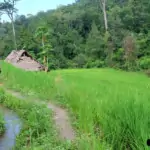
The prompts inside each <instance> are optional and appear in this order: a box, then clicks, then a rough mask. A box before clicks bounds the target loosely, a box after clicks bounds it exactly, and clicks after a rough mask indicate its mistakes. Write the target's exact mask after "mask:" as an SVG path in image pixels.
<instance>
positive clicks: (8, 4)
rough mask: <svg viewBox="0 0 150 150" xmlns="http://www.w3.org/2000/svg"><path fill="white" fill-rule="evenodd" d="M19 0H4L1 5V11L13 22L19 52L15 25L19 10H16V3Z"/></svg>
mask: <svg viewBox="0 0 150 150" xmlns="http://www.w3.org/2000/svg"><path fill="white" fill-rule="evenodd" d="M18 1H19V0H4V1H3V2H1V3H0V10H1V12H2V13H3V14H6V15H7V16H8V17H9V19H10V20H11V24H12V31H13V37H14V46H15V49H16V50H17V42H16V32H15V24H14V14H15V13H17V9H16V8H15V5H16V3H17V2H18Z"/></svg>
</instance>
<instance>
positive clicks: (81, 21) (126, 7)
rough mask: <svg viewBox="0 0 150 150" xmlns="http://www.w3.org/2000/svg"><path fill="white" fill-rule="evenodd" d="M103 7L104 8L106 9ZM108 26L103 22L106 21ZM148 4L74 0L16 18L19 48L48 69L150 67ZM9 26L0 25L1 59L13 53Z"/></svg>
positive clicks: (134, 0)
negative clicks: (46, 64)
mask: <svg viewBox="0 0 150 150" xmlns="http://www.w3.org/2000/svg"><path fill="white" fill-rule="evenodd" d="M104 6H105V7H104ZM106 21H107V22H106ZM149 22H150V1H149V0H142V1H140V0H111V1H108V0H76V2H75V3H74V4H71V5H68V6H60V7H59V8H57V9H56V10H49V11H47V12H39V13H38V14H37V15H35V16H33V15H28V17H26V16H24V15H20V16H19V15H18V16H17V17H16V18H15V21H14V24H15V31H16V39H17V42H16V43H17V47H18V49H22V48H24V49H26V50H28V51H29V52H30V53H32V55H33V56H34V57H35V58H37V59H39V61H43V56H44V58H46V59H47V61H48V66H49V68H51V69H57V68H70V67H80V68H82V67H86V68H91V67H115V68H121V69H125V70H139V69H149V68H150V23H149ZM11 28H12V27H11V24H10V23H9V22H1V24H0V55H1V56H3V57H5V56H6V55H7V54H8V53H9V52H10V51H11V50H12V49H14V48H15V47H14V39H13V34H12V29H11Z"/></svg>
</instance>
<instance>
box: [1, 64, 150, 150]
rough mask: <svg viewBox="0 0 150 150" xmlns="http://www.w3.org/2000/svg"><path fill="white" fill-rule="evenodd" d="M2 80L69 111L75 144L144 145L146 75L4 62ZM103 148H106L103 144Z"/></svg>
mask: <svg viewBox="0 0 150 150" xmlns="http://www.w3.org/2000/svg"><path fill="white" fill-rule="evenodd" d="M2 79H3V80H4V79H5V81H4V82H5V84H6V85H7V86H9V87H11V88H14V89H16V90H19V91H22V92H23V93H25V92H26V93H28V94H32V95H34V94H35V95H38V96H40V97H42V98H45V99H51V98H52V99H54V100H56V102H59V103H60V104H62V105H63V106H66V107H68V108H69V109H70V112H73V114H74V116H75V118H74V123H75V126H76V128H77V129H78V131H79V137H80V141H79V143H78V149H81V150H82V149H89V150H90V149H94V150H99V149H103V148H102V146H101V145H103V143H105V142H107V144H109V147H111V148H112V149H114V150H116V149H117V150H123V149H136V150H138V149H139V150H141V149H148V147H147V145H146V141H147V139H148V138H150V128H149V122H150V121H149V120H150V115H149V114H150V109H149V108H150V103H149V100H150V92H149V91H150V79H149V78H147V77H146V76H145V75H143V74H140V73H126V72H121V71H116V70H112V69H89V70H86V69H81V70H80V69H78V70H58V71H52V72H50V73H48V74H46V73H33V72H24V71H22V70H19V69H16V68H14V67H12V66H10V65H8V64H3V66H2ZM104 149H106V148H104Z"/></svg>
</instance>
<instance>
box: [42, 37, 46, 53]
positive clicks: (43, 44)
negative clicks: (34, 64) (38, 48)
mask: <svg viewBox="0 0 150 150" xmlns="http://www.w3.org/2000/svg"><path fill="white" fill-rule="evenodd" d="M42 46H43V48H44V47H45V43H44V36H43V34H42ZM43 50H44V49H43Z"/></svg>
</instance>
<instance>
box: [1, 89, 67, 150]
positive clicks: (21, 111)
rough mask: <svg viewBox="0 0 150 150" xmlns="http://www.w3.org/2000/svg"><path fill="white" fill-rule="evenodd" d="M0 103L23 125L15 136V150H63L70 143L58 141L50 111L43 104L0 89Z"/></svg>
mask: <svg viewBox="0 0 150 150" xmlns="http://www.w3.org/2000/svg"><path fill="white" fill-rule="evenodd" d="M0 104H2V105H3V106H5V107H7V108H9V109H12V110H13V111H15V112H16V113H17V114H18V115H19V116H20V118H21V120H22V122H23V126H22V129H21V132H20V134H19V136H17V138H16V145H15V147H14V149H15V150H26V149H28V150H30V149H31V150H45V149H47V150H63V149H68V148H69V147H70V145H68V144H67V143H63V142H60V141H59V140H58V139H57V134H56V131H55V128H54V126H53V122H52V120H51V118H52V113H51V111H50V110H49V109H48V108H47V107H46V106H45V105H41V104H40V105H38V104H35V103H32V102H29V101H24V100H19V99H17V98H15V97H12V96H11V95H8V94H6V93H5V92H4V91H3V90H2V89H0Z"/></svg>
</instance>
